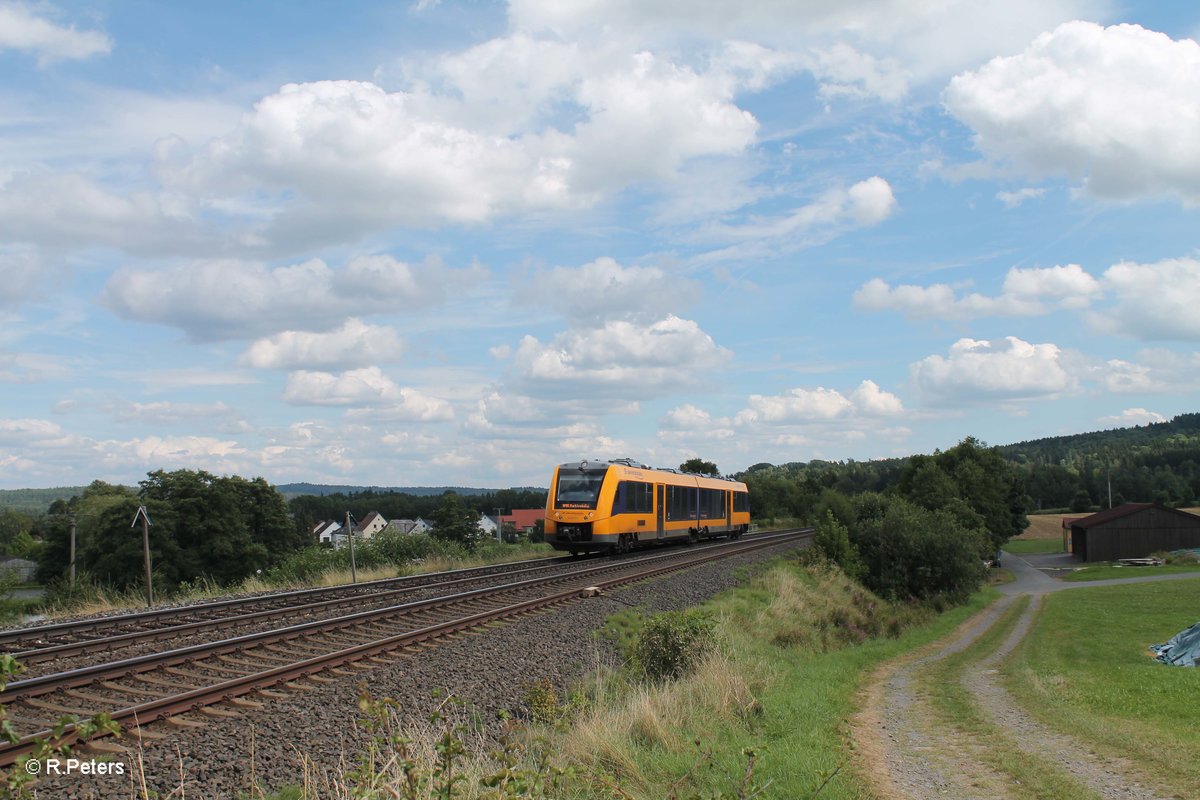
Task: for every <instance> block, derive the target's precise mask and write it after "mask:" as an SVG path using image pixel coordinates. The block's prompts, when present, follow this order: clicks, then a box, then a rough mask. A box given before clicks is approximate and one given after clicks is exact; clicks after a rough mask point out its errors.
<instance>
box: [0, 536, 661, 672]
mask: <svg viewBox="0 0 1200 800" xmlns="http://www.w3.org/2000/svg"><path fill="white" fill-rule="evenodd" d="M659 555H661V554H659ZM642 557H654V556H652V555H643V556H642ZM579 563H581V562H580V561H579V560H578V559H572V558H542V559H528V560H525V561H515V562H510V563H508V564H502V565H494V564H493V565H488V566H486V567H471V568H466V569H460V570H449V571H446V572H438V573H428V574H425V575H409V576H403V577H399V578H383V579H380V580H376V581H368V582H365V583H361V584H353V585H342V586H334V587H320V588H315V589H300V590H294V591H290V592H278V593H274V594H269V595H256V596H254V597H247V598H231V599H229V600H220V601H214V602H209V603H201V604H196V605H192V606H179V607H173V608H168V609H155V610H153V611H142V612H136V613H133V614H122V615H117V616H110V617H100V618H96V619H89V620H76V621H72V622H67V623H59V624H56V625H48V626H38V627H36V628H23V629H17V630H12V631H4V632H0V648H3V647H4V646H5V644H6V643H7V644H8V646H9V647H12V645H13V644H14V643H23V642H40V641H45V640H48V639H49V640H54V639H58V638H61V637H62V636H64V635H69V634H71V633H73V632H79V631H88V632H100V631H103V630H104V629H120V628H125V627H128V626H130V625H136V624H139V623H145V622H149V621H158V620H169V619H172V618H185V619H186V618H189V617H195V616H196V615H197V613H199V614H201V615H204V614H210V613H214V612H219V611H229V612H234V613H232V614H231V615H226V616H202V618H201V619H198V620H194V621H188V622H181V623H177V624H173V625H163V626H159V627H151V628H144V629H141V630H133V631H129V632H125V633H115V634H112V635H107V636H96V637H91V638H84V639H80V640H78V641H68V642H64V643H58V644H48V645H46V646H42V647H32V648H29V649H26V650H20V651H17V652H10V654H11V655H12V656H13V657H14V658H16V659H17V660H18V661H20V662H22V663H24V664H33V663H38V662H41V661H47V660H50V659H54V658H64V657H70V656H74V655H84V654H88V653H101V652H105V651H109V650H115V649H117V648H119V647H123V646H126V645H130V644H134V643H137V642H143V641H147V642H152V641H157V640H161V639H167V638H172V637H175V636H179V635H183V634H188V633H196V632H199V631H202V630H208V629H213V628H221V627H225V626H226V625H230V626H233V625H241V624H252V623H254V622H261V621H266V620H270V619H274V618H279V617H286V616H290V615H293V614H308V613H319V612H321V611H322V610H328V609H333V608H336V607H338V606H345V605H351V604H354V603H357V602H360V601H364V600H365V601H367V602H378V601H380V600H384V599H386V598H387V597H395V596H398V595H401V594H405V593H411V592H415V591H422V590H436V589H438V588H439V587H445V586H453V585H456V584H461V583H467V582H470V581H478V580H484V579H487V578H489V577H495V576H508V575H516V574H522V573H528V572H535V571H538V570H545V569H550V568H554V567H561V566H564V565H568V564H574V565H578V564H579ZM410 584H411V585H410ZM389 586H393V587H397V588H387V587H389ZM364 590H365V591H364ZM324 595H332V596H331V597H329V599H325V600H315V601H313V602H303V601H304V600H306V599H308V598H312V597H321V596H324ZM281 603H282V604H281ZM259 606H265V607H264V608H263V609H262V610H261V611H244V612H241V613H237V612H238V611H239V609H243V608H256V607H259Z"/></svg>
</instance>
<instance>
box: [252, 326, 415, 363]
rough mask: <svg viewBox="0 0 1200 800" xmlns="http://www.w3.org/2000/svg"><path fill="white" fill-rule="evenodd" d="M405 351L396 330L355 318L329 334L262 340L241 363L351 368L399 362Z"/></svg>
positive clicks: (294, 334) (286, 334)
mask: <svg viewBox="0 0 1200 800" xmlns="http://www.w3.org/2000/svg"><path fill="white" fill-rule="evenodd" d="M402 350H403V344H402V343H401V341H400V337H399V336H397V335H396V331H395V330H394V329H392V328H390V327H388V326H386V325H367V324H366V323H364V322H363V321H362V320H360V319H357V318H351V319H348V320H346V323H345V324H344V325H342V327H340V328H338V329H336V330H333V331H329V332H328V333H309V332H306V331H284V332H283V333H279V334H276V335H275V336H270V337H268V338H265V339H259V340H258V341H256V342H254V343H253V344H251V345H250V347H248V348H247V349H246V352H245V353H243V354H242V357H241V359H240V363H242V364H245V365H246V366H250V367H258V368H259V369H299V368H304V369H350V368H353V367H364V366H369V365H371V364H383V363H387V362H389V361H395V360H397V359H398V358H399V357H400V353H401V351H402Z"/></svg>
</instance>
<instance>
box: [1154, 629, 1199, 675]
mask: <svg viewBox="0 0 1200 800" xmlns="http://www.w3.org/2000/svg"><path fill="white" fill-rule="evenodd" d="M1150 649H1151V650H1153V651H1154V657H1155V658H1157V659H1158V660H1159V661H1161V662H1163V663H1164V664H1170V665H1171V666H1173V667H1194V666H1196V662H1197V661H1200V622H1197V623H1196V624H1195V625H1193V626H1192V627H1190V628H1188V629H1187V630H1185V631H1180V632H1179V633H1177V634H1175V635H1174V636H1172V637H1171V639H1170V640H1169V641H1168V642H1166V643H1165V644H1152V645H1150Z"/></svg>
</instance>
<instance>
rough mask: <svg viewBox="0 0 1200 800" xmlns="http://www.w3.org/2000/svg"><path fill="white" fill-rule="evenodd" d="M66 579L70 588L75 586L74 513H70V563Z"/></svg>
mask: <svg viewBox="0 0 1200 800" xmlns="http://www.w3.org/2000/svg"><path fill="white" fill-rule="evenodd" d="M67 576H68V577H67V580H68V581H70V584H71V588H72V589H74V588H75V515H74V514H72V515H71V563H70V568H69V569H68V570H67Z"/></svg>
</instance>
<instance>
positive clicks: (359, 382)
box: [283, 367, 454, 422]
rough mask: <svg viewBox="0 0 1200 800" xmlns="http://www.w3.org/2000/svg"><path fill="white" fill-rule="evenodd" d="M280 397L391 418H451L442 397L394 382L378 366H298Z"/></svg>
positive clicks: (302, 403) (297, 403) (427, 419)
mask: <svg viewBox="0 0 1200 800" xmlns="http://www.w3.org/2000/svg"><path fill="white" fill-rule="evenodd" d="M283 400H284V402H286V403H291V404H293V405H313V406H350V407H357V408H373V409H379V410H381V411H384V412H386V413H387V414H388V415H389V417H390V418H392V419H405V420H409V421H412V422H442V421H445V420H449V419H453V418H454V410H453V409H452V408H451V407H450V404H449V403H447V402H446V401H445V400H440V399H438V398H436V397H430V396H429V395H426V394H423V393H422V392H419V391H417V390H416V389H409V388H406V387H402V386H399V385H397V384H396V382H395V381H393V380H392V379H391V378H389V377H388V376H387V375H385V374H383V371H382V370H381V369H379V368H378V367H364V368H363V369H352V370H347V371H346V372H343V373H340V374H337V375H335V374H333V373H330V372H316V371H310V370H299V371H297V372H293V373H291V374H290V375H288V380H287V386H286V387H285V388H284V391H283Z"/></svg>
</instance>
